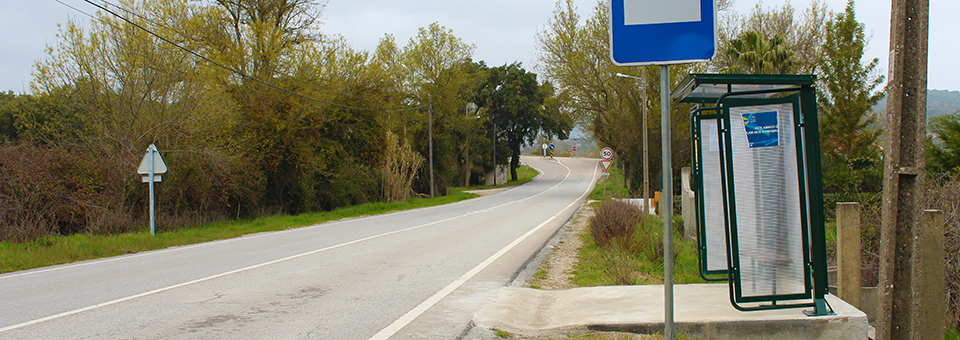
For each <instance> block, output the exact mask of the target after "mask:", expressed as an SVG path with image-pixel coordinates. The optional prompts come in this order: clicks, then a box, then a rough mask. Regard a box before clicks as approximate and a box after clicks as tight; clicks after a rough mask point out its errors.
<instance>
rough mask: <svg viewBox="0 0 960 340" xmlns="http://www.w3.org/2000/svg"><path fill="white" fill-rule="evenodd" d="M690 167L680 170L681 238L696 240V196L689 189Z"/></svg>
mask: <svg viewBox="0 0 960 340" xmlns="http://www.w3.org/2000/svg"><path fill="white" fill-rule="evenodd" d="M690 180H691V178H690V167H684V168H682V169H680V188H681V192H680V209H681V210H680V215H681V216H683V237H684V238H686V239H688V240H691V241H696V240H697V235H698V233H697V205H696V204H697V203H696V199H695V197H696V194H695V193H694V192H693V190H692V189H690Z"/></svg>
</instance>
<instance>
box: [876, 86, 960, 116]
mask: <svg viewBox="0 0 960 340" xmlns="http://www.w3.org/2000/svg"><path fill="white" fill-rule="evenodd" d="M873 109H874V110H877V111H880V112H886V111H887V98H886V97H884V98H883V99H882V100H880V102H879V103H877V105H876V106H874V107H873ZM957 111H960V91H947V90H927V119H930V118H933V117H937V116H942V115H948V114H951V113H954V112H957Z"/></svg>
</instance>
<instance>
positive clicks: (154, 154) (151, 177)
mask: <svg viewBox="0 0 960 340" xmlns="http://www.w3.org/2000/svg"><path fill="white" fill-rule="evenodd" d="M166 172H167V164H165V163H164V162H163V157H160V151H159V150H157V146H156V145H153V144H150V146H149V147H147V153H146V154H144V155H143V160H142V161H140V167H139V168H138V169H137V173H139V174H140V175H143V178H142V181H143V182H147V183H149V184H150V235H156V234H157V227H156V213H155V209H154V207H155V206H156V204H155V203H154V202H155V201H154V193H153V192H154V190H153V188H154V184H153V183H154V182H160V181H162V180H163V178H162V177H161V176H160V175H161V174H164V173H166Z"/></svg>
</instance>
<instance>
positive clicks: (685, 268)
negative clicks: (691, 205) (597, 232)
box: [572, 203, 706, 287]
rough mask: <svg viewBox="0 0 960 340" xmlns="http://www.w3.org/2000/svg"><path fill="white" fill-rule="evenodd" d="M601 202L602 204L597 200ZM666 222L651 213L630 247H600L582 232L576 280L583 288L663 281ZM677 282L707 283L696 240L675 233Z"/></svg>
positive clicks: (636, 231)
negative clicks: (699, 259) (581, 245)
mask: <svg viewBox="0 0 960 340" xmlns="http://www.w3.org/2000/svg"><path fill="white" fill-rule="evenodd" d="M594 204H599V203H594ZM662 235H663V221H662V220H661V219H660V218H658V217H656V216H651V215H647V216H646V217H645V218H644V220H643V221H642V222H640V223H639V224H638V225H637V228H636V230H635V231H634V232H633V234H632V235H631V237H630V240H629V242H628V245H627V246H623V247H600V246H598V245H597V243H596V241H594V239H593V236H591V235H590V233H589V232H585V233H583V234H581V235H580V237H581V238H582V239H583V242H584V244H583V247H582V248H580V261H579V262H578V263H577V267H576V269H574V271H573V278H572V281H573V283H575V284H576V285H578V286H580V287H592V286H608V285H641V284H663V236H662ZM673 248H674V261H673V263H674V268H673V276H674V283H677V284H686V283H705V282H706V281H704V280H703V279H702V278H700V274H699V268H698V262H697V261H698V259H697V246H696V243H695V242H693V241H690V240H686V239H684V238H682V237H681V236H680V235H679V234H678V233H677V232H675V233H674V236H673Z"/></svg>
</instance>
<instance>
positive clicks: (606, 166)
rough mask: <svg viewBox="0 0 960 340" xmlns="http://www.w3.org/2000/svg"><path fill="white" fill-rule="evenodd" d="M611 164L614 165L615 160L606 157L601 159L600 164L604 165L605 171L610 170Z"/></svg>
mask: <svg viewBox="0 0 960 340" xmlns="http://www.w3.org/2000/svg"><path fill="white" fill-rule="evenodd" d="M611 165H613V161H611V160H609V159H604V160H601V161H600V166H602V167H603V171H607V170H609V169H610V166H611Z"/></svg>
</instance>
